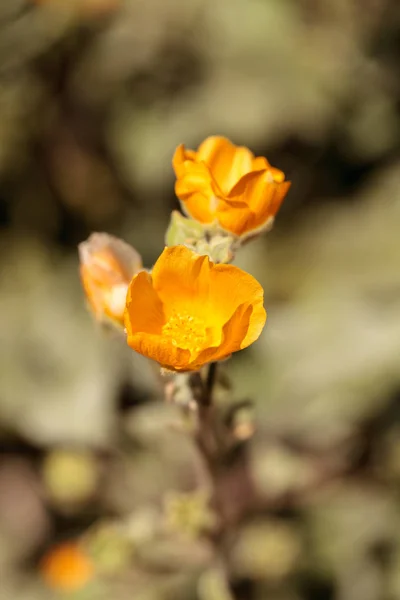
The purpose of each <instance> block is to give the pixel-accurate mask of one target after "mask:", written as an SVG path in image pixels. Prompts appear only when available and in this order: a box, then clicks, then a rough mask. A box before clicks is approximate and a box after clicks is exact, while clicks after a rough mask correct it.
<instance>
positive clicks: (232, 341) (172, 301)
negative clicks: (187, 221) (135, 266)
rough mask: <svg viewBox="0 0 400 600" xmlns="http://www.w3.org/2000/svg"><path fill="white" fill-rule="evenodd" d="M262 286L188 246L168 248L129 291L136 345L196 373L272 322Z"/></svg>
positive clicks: (128, 318)
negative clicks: (150, 269)
mask: <svg viewBox="0 0 400 600" xmlns="http://www.w3.org/2000/svg"><path fill="white" fill-rule="evenodd" d="M263 298H264V292H263V288H262V287H261V285H260V284H259V283H258V281H256V279H254V277H252V276H251V275H249V274H248V273H246V272H244V271H242V270H241V269H239V268H238V267H235V266H233V265H223V264H217V265H216V264H214V263H213V262H211V261H210V259H209V258H208V256H199V255H198V254H196V253H195V252H193V251H192V250H190V249H189V248H187V247H185V246H172V247H169V248H165V250H164V251H163V253H162V254H161V256H160V257H159V259H158V260H157V262H156V264H155V266H154V268H153V271H152V274H151V275H150V274H149V273H146V272H144V271H143V272H141V273H139V274H138V275H136V276H135V277H134V278H133V280H132V282H131V284H130V286H129V290H128V296H127V308H126V311H125V327H126V330H127V341H128V344H129V346H130V347H131V348H133V349H134V350H136V351H137V352H139V353H140V354H143V355H144V356H147V357H148V358H151V359H153V360H155V361H157V362H158V363H159V364H160V365H161V366H162V367H165V368H167V369H170V370H173V371H194V370H198V369H199V368H200V367H202V366H203V365H204V364H207V363H209V362H211V361H217V360H222V359H224V358H226V357H228V356H230V355H231V354H232V352H236V351H237V350H241V349H242V348H246V347H247V346H249V345H250V344H252V343H253V342H254V341H255V340H256V339H257V338H258V337H259V335H260V334H261V331H262V329H263V327H264V324H265V320H266V312H265V310H264V307H263Z"/></svg>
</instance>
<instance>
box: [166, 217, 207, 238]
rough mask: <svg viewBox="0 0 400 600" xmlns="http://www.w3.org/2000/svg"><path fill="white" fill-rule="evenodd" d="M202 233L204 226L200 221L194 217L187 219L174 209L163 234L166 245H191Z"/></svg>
mask: <svg viewBox="0 0 400 600" xmlns="http://www.w3.org/2000/svg"><path fill="white" fill-rule="evenodd" d="M204 234H205V228H204V227H203V225H201V223H198V222H197V221H195V220H194V219H188V218H186V217H184V216H183V215H182V214H181V213H180V212H178V211H177V210H174V211H173V212H172V214H171V221H170V223H169V226H168V229H167V233H166V235H165V243H166V244H167V246H178V245H179V244H186V245H193V244H194V243H195V242H196V241H197V240H200V239H202V238H203V237H204Z"/></svg>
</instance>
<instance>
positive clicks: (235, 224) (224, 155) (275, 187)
mask: <svg viewBox="0 0 400 600" xmlns="http://www.w3.org/2000/svg"><path fill="white" fill-rule="evenodd" d="M172 164H173V167H174V170H175V174H176V177H177V181H176V184H175V192H176V195H177V196H178V198H179V199H180V200H181V202H182V206H183V209H184V210H185V212H187V213H188V214H189V215H190V216H191V217H192V218H193V219H197V220H198V221H200V222H201V223H205V224H211V223H213V222H215V221H217V223H218V224H219V225H220V226H221V227H222V228H223V229H225V230H227V231H229V232H231V233H233V234H234V235H237V236H247V235H251V234H252V233H255V232H257V231H258V230H260V229H263V228H264V227H266V226H267V225H268V224H270V223H271V221H272V220H273V218H274V217H275V215H276V213H277V212H278V210H279V207H280V205H281V203H282V201H283V199H284V197H285V196H286V194H287V192H288V190H289V187H290V182H289V181H285V174H284V173H283V172H282V171H279V169H275V168H274V167H271V165H270V164H269V162H268V161H267V159H266V158H264V157H262V156H258V157H255V156H254V155H253V154H252V152H250V150H248V148H245V147H243V146H235V145H234V144H232V142H230V141H229V140H227V139H226V138H224V137H219V136H212V137H208V138H207V139H206V140H204V142H203V143H202V144H200V146H199V148H198V150H197V151H195V150H186V148H185V147H184V146H183V145H180V146H178V148H177V149H176V151H175V154H174V157H173V161H172Z"/></svg>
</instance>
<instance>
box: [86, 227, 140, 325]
mask: <svg viewBox="0 0 400 600" xmlns="http://www.w3.org/2000/svg"><path fill="white" fill-rule="evenodd" d="M79 257H80V262H81V266H80V274H81V280H82V285H83V288H84V290H85V293H86V296H87V299H88V301H89V304H90V306H91V308H92V310H93V313H94V315H95V317H96V318H97V319H98V320H100V321H101V320H104V317H108V318H110V319H112V320H113V321H116V322H117V323H119V324H121V325H122V324H123V317H124V310H125V303H126V293H127V290H128V285H129V282H130V280H131V279H132V277H133V276H134V275H136V273H138V271H139V270H140V269H142V259H141V257H140V256H139V254H138V253H137V252H136V250H135V249H134V248H132V247H131V246H129V244H126V243H125V242H124V241H123V240H120V239H118V238H115V237H113V236H111V235H108V234H107V233H93V234H92V235H91V236H90V237H89V238H88V240H87V241H86V242H82V243H81V244H79Z"/></svg>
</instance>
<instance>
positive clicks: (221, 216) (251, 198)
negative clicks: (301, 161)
mask: <svg viewBox="0 0 400 600" xmlns="http://www.w3.org/2000/svg"><path fill="white" fill-rule="evenodd" d="M290 185H291V184H290V182H289V181H284V182H282V183H278V182H275V181H274V180H273V174H272V173H271V172H270V171H254V172H253V173H248V174H247V175H245V176H244V177H242V179H241V180H240V181H239V182H238V183H237V184H236V185H235V187H234V188H233V189H232V191H231V193H230V194H229V197H228V198H226V200H225V201H221V202H220V203H219V204H218V211H217V218H218V221H219V223H220V224H221V227H223V228H224V229H226V230H227V231H231V232H232V233H235V234H236V235H243V234H244V233H248V232H249V231H252V230H255V229H259V228H260V227H262V226H263V225H265V224H266V223H267V221H268V220H269V219H270V218H271V217H274V216H275V215H276V213H277V212H278V210H279V207H280V205H281V203H282V201H283V199H284V197H285V196H286V194H287V192H288V190H289V187H290Z"/></svg>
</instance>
